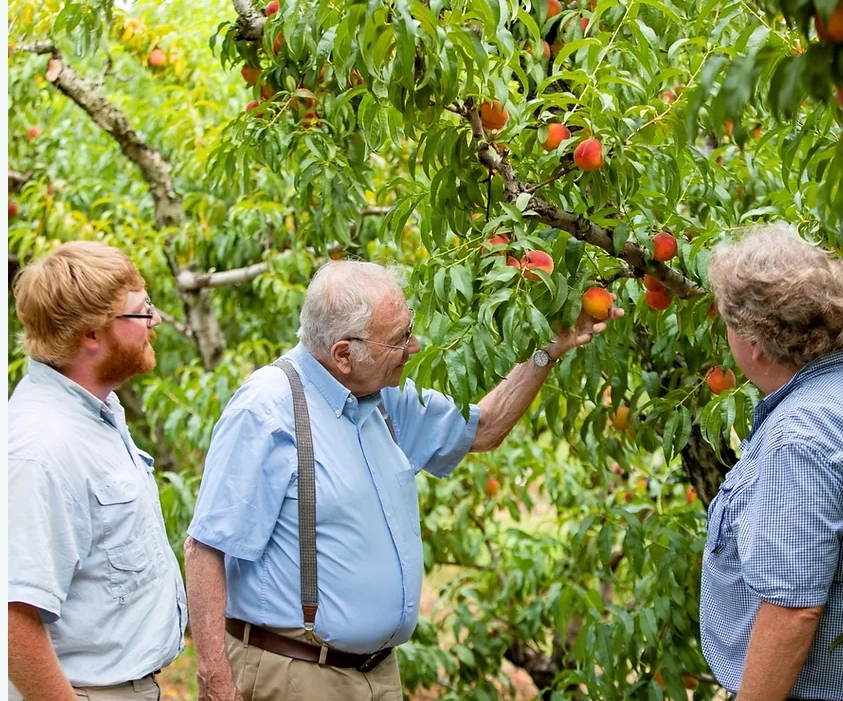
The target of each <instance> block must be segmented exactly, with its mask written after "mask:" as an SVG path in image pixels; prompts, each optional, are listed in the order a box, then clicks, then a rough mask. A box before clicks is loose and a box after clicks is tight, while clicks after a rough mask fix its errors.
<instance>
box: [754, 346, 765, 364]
mask: <svg viewBox="0 0 843 701" xmlns="http://www.w3.org/2000/svg"><path fill="white" fill-rule="evenodd" d="M752 359H753V360H754V361H755V362H756V363H758V362H762V361H766V360H767V356H766V355H764V349H763V348H762V347H761V344H760V343H759V342H758V341H752Z"/></svg>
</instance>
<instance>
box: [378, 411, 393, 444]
mask: <svg viewBox="0 0 843 701" xmlns="http://www.w3.org/2000/svg"><path fill="white" fill-rule="evenodd" d="M378 411H379V412H380V413H381V416H383V420H384V421H386V427H387V428H388V429H389V435H390V436H392V441H393V443H395V445H398V438H397V437H396V436H395V426H393V425H392V419H391V418H389V414H387V413H386V409H385V408H384V405H383V402H378Z"/></svg>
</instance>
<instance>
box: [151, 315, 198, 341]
mask: <svg viewBox="0 0 843 701" xmlns="http://www.w3.org/2000/svg"><path fill="white" fill-rule="evenodd" d="M155 311H157V312H158V316H160V317H161V319H163V320H164V323H165V324H169V325H170V326H172V327H173V328H174V329H175V330H176V331H178V332H179V333H180V334H182V335H183V336H186V337H187V338H189V339H190V340H191V341H193V342H194V343H196V334H194V333H193V330H192V329H190V328H188V327H187V326H185V325H184V324H182V323H181V322H180V321H179V320H178V319H176V318H175V317H174V316H170V315H169V314H167V312H162V311H161V310H160V309H158V307H156V308H155Z"/></svg>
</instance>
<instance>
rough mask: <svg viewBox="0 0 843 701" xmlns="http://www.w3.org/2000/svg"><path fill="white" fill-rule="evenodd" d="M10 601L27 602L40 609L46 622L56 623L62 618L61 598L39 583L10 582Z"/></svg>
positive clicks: (14, 602)
mask: <svg viewBox="0 0 843 701" xmlns="http://www.w3.org/2000/svg"><path fill="white" fill-rule="evenodd" d="M8 598H9V603H10V604H26V605H27V606H33V607H35V608H37V609H38V612H39V613H40V614H41V620H42V621H44V623H48V624H49V623H55V622H56V621H57V620H59V618H61V599H59V597H58V596H56V595H55V594H53V593H51V592H48V591H46V590H44V589H42V588H40V587H39V586H37V585H34V584H27V583H24V582H9V596H8Z"/></svg>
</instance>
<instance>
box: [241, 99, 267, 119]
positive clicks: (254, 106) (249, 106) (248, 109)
mask: <svg viewBox="0 0 843 701" xmlns="http://www.w3.org/2000/svg"><path fill="white" fill-rule="evenodd" d="M260 104H261V103H260V102H258V101H257V100H251V101H249V102H247V103H246V109H244V110H243V111H244V112H251V111H252V110H253V109H257V108H258V107H260ZM255 116H256V117H263V112H256V113H255Z"/></svg>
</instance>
